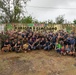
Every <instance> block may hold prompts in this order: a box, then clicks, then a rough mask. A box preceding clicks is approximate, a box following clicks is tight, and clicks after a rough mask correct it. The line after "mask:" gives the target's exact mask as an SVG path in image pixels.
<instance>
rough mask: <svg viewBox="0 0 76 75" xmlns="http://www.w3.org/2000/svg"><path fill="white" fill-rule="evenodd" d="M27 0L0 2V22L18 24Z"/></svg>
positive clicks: (0, 0)
mask: <svg viewBox="0 0 76 75" xmlns="http://www.w3.org/2000/svg"><path fill="white" fill-rule="evenodd" d="M28 1H29V0H0V21H3V22H19V20H20V19H21V17H23V16H24V14H25V11H26V10H24V7H26V4H27V2H28Z"/></svg>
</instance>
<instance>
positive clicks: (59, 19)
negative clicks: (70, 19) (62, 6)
mask: <svg viewBox="0 0 76 75" xmlns="http://www.w3.org/2000/svg"><path fill="white" fill-rule="evenodd" d="M56 23H57V24H63V23H64V16H63V15H60V16H58V17H57V18H56Z"/></svg>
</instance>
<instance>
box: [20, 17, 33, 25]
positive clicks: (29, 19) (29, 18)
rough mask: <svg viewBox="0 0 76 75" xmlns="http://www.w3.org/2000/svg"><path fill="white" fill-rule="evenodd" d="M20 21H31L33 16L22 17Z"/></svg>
mask: <svg viewBox="0 0 76 75" xmlns="http://www.w3.org/2000/svg"><path fill="white" fill-rule="evenodd" d="M21 23H25V24H27V23H33V18H32V17H31V16H27V17H24V18H23V19H22V20H21Z"/></svg>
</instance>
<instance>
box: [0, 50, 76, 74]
mask: <svg viewBox="0 0 76 75" xmlns="http://www.w3.org/2000/svg"><path fill="white" fill-rule="evenodd" d="M0 75H76V58H75V57H73V56H62V55H60V54H57V53H56V52H55V51H49V52H48V51H44V50H36V51H31V52H28V53H14V52H10V53H1V52H0Z"/></svg>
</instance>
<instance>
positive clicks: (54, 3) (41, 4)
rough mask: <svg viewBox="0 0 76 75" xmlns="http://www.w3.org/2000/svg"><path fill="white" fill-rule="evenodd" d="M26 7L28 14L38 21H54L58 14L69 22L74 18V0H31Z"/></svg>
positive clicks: (75, 9)
mask: <svg viewBox="0 0 76 75" xmlns="http://www.w3.org/2000/svg"><path fill="white" fill-rule="evenodd" d="M52 8H55V9H52ZM26 9H27V14H28V15H31V16H32V17H34V18H35V19H37V20H39V21H46V20H48V19H50V20H53V21H55V19H56V17H58V16H59V15H64V18H65V19H66V20H67V21H71V22H72V21H73V20H74V19H76V0H31V1H29V2H28V3H27V7H26Z"/></svg>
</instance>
